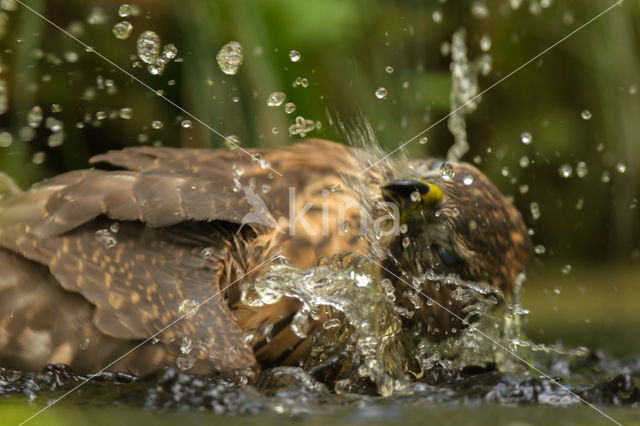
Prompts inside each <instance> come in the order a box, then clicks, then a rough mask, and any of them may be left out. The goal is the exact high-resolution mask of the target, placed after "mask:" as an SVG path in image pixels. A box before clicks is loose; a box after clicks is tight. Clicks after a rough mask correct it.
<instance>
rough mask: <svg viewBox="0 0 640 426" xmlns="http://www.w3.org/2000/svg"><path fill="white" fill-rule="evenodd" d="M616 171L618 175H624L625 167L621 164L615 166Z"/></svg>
mask: <svg viewBox="0 0 640 426" xmlns="http://www.w3.org/2000/svg"><path fill="white" fill-rule="evenodd" d="M616 171H617V172H618V173H620V174H624V173H625V172H626V171H627V166H625V165H624V164H622V163H618V164H616Z"/></svg>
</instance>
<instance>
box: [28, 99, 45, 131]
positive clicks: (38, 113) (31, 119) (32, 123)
mask: <svg viewBox="0 0 640 426" xmlns="http://www.w3.org/2000/svg"><path fill="white" fill-rule="evenodd" d="M42 117H43V115H42V108H41V107H39V106H38V105H36V106H34V107H33V108H31V110H30V111H29V113H28V114H27V124H28V125H29V127H32V128H34V129H35V128H36V127H39V126H40V123H42Z"/></svg>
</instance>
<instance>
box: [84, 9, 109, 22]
mask: <svg viewBox="0 0 640 426" xmlns="http://www.w3.org/2000/svg"><path fill="white" fill-rule="evenodd" d="M105 22H107V15H106V14H105V13H104V10H102V8H100V7H94V8H93V9H91V13H90V14H89V16H87V23H88V24H89V25H100V24H104V23H105Z"/></svg>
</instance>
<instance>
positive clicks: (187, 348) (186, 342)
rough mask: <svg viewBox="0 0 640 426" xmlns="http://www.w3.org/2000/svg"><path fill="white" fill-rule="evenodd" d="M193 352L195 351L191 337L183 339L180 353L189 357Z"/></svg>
mask: <svg viewBox="0 0 640 426" xmlns="http://www.w3.org/2000/svg"><path fill="white" fill-rule="evenodd" d="M192 350H193V342H192V341H191V339H190V338H189V337H187V336H184V337H183V338H182V344H181V345H180V352H182V353H183V354H185V355H187V354H189V353H191V351H192Z"/></svg>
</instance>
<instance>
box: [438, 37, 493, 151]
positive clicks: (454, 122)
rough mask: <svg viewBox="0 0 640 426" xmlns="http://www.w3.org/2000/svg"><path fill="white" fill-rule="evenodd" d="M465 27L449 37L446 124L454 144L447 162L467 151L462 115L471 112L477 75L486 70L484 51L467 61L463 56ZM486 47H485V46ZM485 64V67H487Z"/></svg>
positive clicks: (464, 52) (486, 56)
mask: <svg viewBox="0 0 640 426" xmlns="http://www.w3.org/2000/svg"><path fill="white" fill-rule="evenodd" d="M465 39H466V30H465V29H464V28H461V29H459V30H457V31H456V32H454V33H453V38H452V40H451V95H450V102H451V115H450V116H449V120H448V122H447V125H448V127H449V131H451V134H453V137H454V143H453V145H452V146H451V148H449V152H448V153H447V161H450V162H455V161H460V159H461V158H462V156H463V155H464V154H466V153H467V151H469V142H468V140H467V125H466V122H465V116H467V115H468V114H470V113H472V112H473V111H475V110H476V108H477V107H478V104H479V103H480V97H477V98H476V96H477V95H478V74H479V73H480V72H482V73H483V74H487V73H488V71H489V70H490V66H489V65H488V64H490V62H491V60H490V58H491V57H490V56H489V55H488V54H486V53H485V54H484V55H483V56H481V57H480V58H479V59H477V60H475V61H473V62H470V61H469V60H468V59H467V46H466V42H465ZM487 50H488V49H487ZM487 67H488V68H487Z"/></svg>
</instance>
